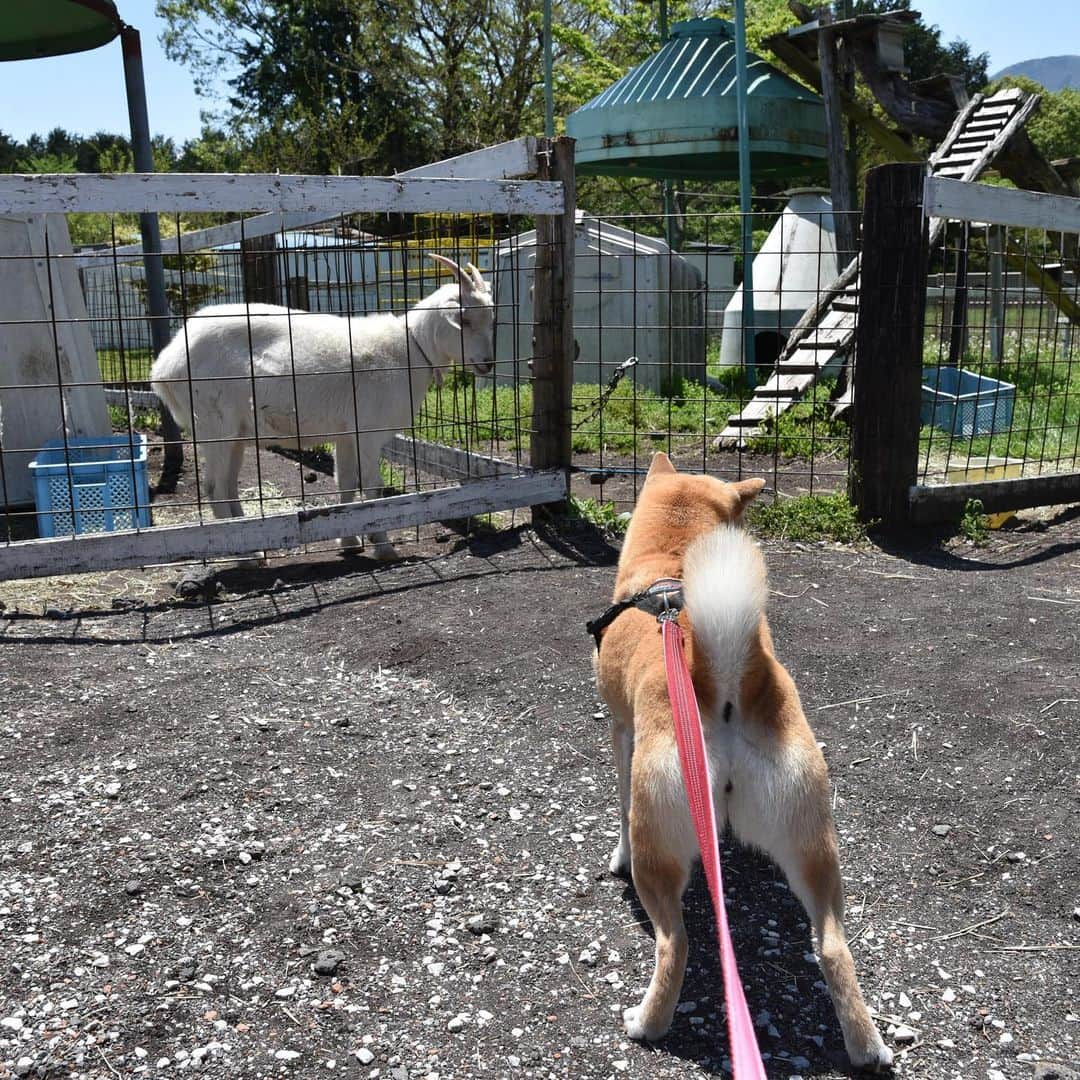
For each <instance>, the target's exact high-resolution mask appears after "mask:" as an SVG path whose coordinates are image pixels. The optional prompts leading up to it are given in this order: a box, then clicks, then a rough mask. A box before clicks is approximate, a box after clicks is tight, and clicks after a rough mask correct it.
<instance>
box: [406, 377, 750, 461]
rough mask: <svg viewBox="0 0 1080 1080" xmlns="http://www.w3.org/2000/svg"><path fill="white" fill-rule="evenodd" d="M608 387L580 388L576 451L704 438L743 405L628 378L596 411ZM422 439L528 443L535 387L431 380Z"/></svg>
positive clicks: (629, 449) (645, 449)
mask: <svg viewBox="0 0 1080 1080" xmlns="http://www.w3.org/2000/svg"><path fill="white" fill-rule="evenodd" d="M600 392H601V388H600V387H599V386H595V385H587V384H581V383H579V384H577V385H576V386H575V387H574V396H573V409H574V420H573V421H572V425H573V432H572V436H571V438H572V448H573V451H574V453H596V452H598V451H599V450H600V449H601V448H603V449H604V450H607V451H611V452H615V453H633V452H634V451H635V450H636V451H638V452H639V453H646V454H650V453H652V452H653V451H654V450H658V449H662V448H664V447H666V446H667V445H668V443H669V432H670V433H671V438H673V439H675V440H676V441H677V440H678V438H679V436H680V435H691V436H694V437H696V438H700V437H701V433H702V431H705V432H718V431H719V430H720V429H721V428H722V427H723V425H724V423H725V422H726V421H727V417H728V416H729V415H730V414H731V413H732V412H734V411H736V410H737V409H738V408H739V402H738V400H737V398H736V397H729V396H727V395H725V394H717V393H714V392H713V391H712V390H709V389H706V388H704V387H701V386H698V385H696V384H694V383H687V384H686V385H685V387H684V390H683V396H681V397H674V398H667V397H663V396H661V395H659V394H656V393H653V392H652V391H650V390H641V389H636V388H635V387H634V386H633V384H631V383H628V382H626V381H624V382H622V383H620V384H619V386H618V387H617V388H616V389H615V392H614V393H613V394H612V395H611V397H610V398H608V400H607V402H606V404H605V406H604V409H603V410H602V412H600V413H596V412H595V405H596V402H597V400H598V399H599V396H600ZM416 426H417V428H418V431H419V434H420V437H421V438H425V439H432V440H433V441H435V442H442V443H448V444H450V445H454V446H465V445H472V444H473V443H475V442H477V441H480V442H488V441H491V442H494V443H496V444H498V445H500V446H502V447H503V448H504V449H506V450H518V449H520V450H527V449H528V448H529V429H530V428H531V426H532V388H531V387H530V386H528V385H525V386H519V387H513V386H500V387H498V388H496V389H495V390H492V389H491V388H490V387H485V388H483V389H476V388H475V387H473V386H472V385H469V384H468V383H458V384H454V383H452V382H451V380H450V378H449V377H448V378H447V379H446V380H444V382H443V385H442V387H432V388H431V390H430V391H429V392H428V396H427V399H426V400H425V402H424V406H423V408H422V410H421V413H420V418H419V419H418V421H417V425H416Z"/></svg>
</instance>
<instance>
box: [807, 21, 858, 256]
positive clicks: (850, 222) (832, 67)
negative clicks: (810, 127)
mask: <svg viewBox="0 0 1080 1080" xmlns="http://www.w3.org/2000/svg"><path fill="white" fill-rule="evenodd" d="M817 16H818V24H819V26H820V29H819V30H818V64H819V65H820V68H821V96H822V99H823V100H824V102H825V134H826V139H827V145H828V151H829V189H830V193H831V196H832V212H833V226H834V228H835V230H836V257H837V263H838V265H839V266H841V267H844V266H847V264H848V263H849V262H850V261H851V260H852V259H853V258H854V257H855V252H856V250H857V247H856V241H857V237H856V229H855V218H854V215H853V214H852V210H853V209H854V207H853V205H852V200H851V181H850V179H849V176H848V159H847V153H846V151H845V150H844V132H843V113H842V108H843V105H842V103H841V100H840V84H841V76H840V74H839V72H838V71H837V55H836V33H835V31H834V30H833V29H832V21H833V18H832V12H831V11H830V10H829V9H828V8H824V7H823V8H819V9H818V12H817Z"/></svg>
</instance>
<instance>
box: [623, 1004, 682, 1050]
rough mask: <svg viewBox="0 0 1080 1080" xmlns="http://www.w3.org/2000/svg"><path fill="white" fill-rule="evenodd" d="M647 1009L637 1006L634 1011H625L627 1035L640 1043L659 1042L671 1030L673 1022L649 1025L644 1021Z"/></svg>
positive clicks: (624, 1018) (624, 1024)
mask: <svg viewBox="0 0 1080 1080" xmlns="http://www.w3.org/2000/svg"><path fill="white" fill-rule="evenodd" d="M644 1015H645V1009H644V1007H643V1006H642V1005H635V1006H634V1007H633V1008H632V1009H623V1014H622V1018H623V1026H624V1027H625V1028H626V1034H627V1035H629V1036H630V1038H631V1039H636V1040H637V1041H638V1042H659V1041H660V1040H661V1039H662V1038H663V1037H664V1036H665V1035H666V1034H667V1033H668V1032H669V1031H670V1030H671V1021H670V1020H669V1021H668V1022H667V1023H666V1024H657V1023H651V1024H650V1023H648V1022H647V1021H645V1020H644V1019H643V1017H644Z"/></svg>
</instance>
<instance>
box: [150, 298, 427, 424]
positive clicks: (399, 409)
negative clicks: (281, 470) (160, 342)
mask: <svg viewBox="0 0 1080 1080" xmlns="http://www.w3.org/2000/svg"><path fill="white" fill-rule="evenodd" d="M415 311H416V309H414V312H411V313H410V317H409V332H410V335H411V336H412V337H413V338H414V339H415V340H414V343H413V347H412V348H411V349H408V350H407V349H406V341H405V333H404V325H403V320H402V319H401V318H400V317H399V316H395V315H384V314H373V315H366V316H361V317H358V318H352V319H350V318H347V317H342V316H339V315H327V314H319V313H314V312H308V311H298V310H294V309H290V308H284V307H276V306H274V305H271V304H250V305H248V304H215V305H211V306H210V307H206V308H203V309H202V310H200V311H199V312H197V313H196V314H195V315H194V316H192V317H191V318H189V319H188V320H187V323H186V325H185V328H184V329H183V330H181V331H180V332H179V333H178V334H177V335H176V336H175V337H174V338H173V340H172V341H171V342H170V343H169V345H168V346H167V347H166V348H165V349H163V350H162V352H161V355H160V356H159V357H158V358H157V360H155V361H154V365H153V367H152V369H151V372H150V379H151V385H152V386H153V388H154V390H155V392H156V393H157V394H158V396H159V397H160V398H161V399H162V400H163V401H164V402H165V403H166V405H168V406H169V408H170V411H171V412H172V413H173V415H174V416H175V417H176V418H177V420H178V422H179V423H180V425H181V426H182V427H184V428H186V429H188V430H189V431H190V430H191V428H192V422H193V420H196V421H197V422H198V425H199V429H200V430H199V435H200V436H202V437H204V438H215V439H221V438H226V439H230V438H237V439H251V438H254V436H255V430H256V428H258V434H259V438H260V439H261V438H263V437H264V436H266V437H280V438H293V439H295V438H296V437H297V426H298V425H297V413H298V412H299V428H300V431H299V435H300V437H301V438H305V437H306V438H310V439H314V440H316V441H319V437H320V436H321V437H322V438H323V439H324V440H325V439H327V438H329V439H331V440H332V439H333V437H334V434H335V433H341V432H346V431H355V430H357V428H358V427H359V430H361V431H364V430H371V429H377V430H380V431H383V432H386V433H387V437H389V432H390V431H391V430H398V429H400V428H403V427H407V426H408V425H409V424H410V423H411V422H412V417H413V410H414V408H415V407H416V406H417V405H418V404H419V401H417V400H416V394H415V393H414V394H410V392H409V389H410V383H411V382H414V383H415V385H414V389H415V390H416V391H418V392H420V397H421V399H422V397H423V392H426V390H427V385H428V384H429V383H430V379H431V371H430V367H429V366H428V364H427V363H426V362H425V360H424V359H423V358H422V354H421V349H422V350H423V352H424V353H426V354H427V355H430V354H431V351H432V346H431V344H430V342H429V341H428V340H426V339H427V337H428V336H429V335H427V334H425V333H424V331H425V327H424V319H425V315H427V314H430V315H432V316H434V317H436V318H438V317H441V314H440V315H437V314H436V313H435V312H434V311H431V312H425V314H424V315H420V314H419V313H415ZM416 341H419V342H421V343H422V344H421V345H420V348H417V347H416ZM406 366H409V367H411V368H412V371H413V376H412V378H410V375H409V374H408V372H407V371H405V370H403V369H404V368H406ZM252 374H254V375H255V377H256V378H255V380H254V397H255V402H256V408H255V409H254V410H253V408H252V379H251V376H252ZM294 376H295V379H294ZM189 377H190V379H191V380H192V382H191V385H190V387H189V385H188V379H189ZM207 380H210V381H207ZM421 384H422V385H421ZM192 413H194V416H193V415H192ZM358 421H359V424H358Z"/></svg>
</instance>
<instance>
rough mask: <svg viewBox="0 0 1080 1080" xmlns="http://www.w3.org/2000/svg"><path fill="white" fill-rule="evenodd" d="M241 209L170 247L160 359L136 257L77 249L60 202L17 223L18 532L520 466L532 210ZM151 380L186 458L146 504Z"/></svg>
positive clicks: (12, 339) (0, 327)
mask: <svg viewBox="0 0 1080 1080" xmlns="http://www.w3.org/2000/svg"><path fill="white" fill-rule="evenodd" d="M248 220H254V219H248V218H244V219H241V220H240V223H239V239H238V240H237V241H236V242H234V243H231V244H228V245H225V246H223V247H219V248H216V249H212V250H206V251H199V252H186V251H185V252H177V253H174V254H168V255H165V256H163V257H162V261H163V263H164V269H165V284H166V296H167V300H168V305H169V315H168V321H169V330H170V334H171V338H172V340H171V343H170V345H169V346H168V348H167V349H166V350H165V351H164V352H163V353H162V356H161V358H159V360H158V363H157V365H156V366H153V364H154V358H153V351H152V348H151V342H152V335H151V328H150V323H151V316H150V314H149V308H148V299H147V287H146V274H145V270H144V268H143V265H142V261H141V255H139V256H134V257H133V255H132V254H131V253H129V252H125V251H124V250H123V249H119V250H118V249H113V250H112V251H95V252H89V253H79V254H78V255H76V254H73V253H72V251H71V248H70V244H69V243H68V242H67V236H66V228H65V225H64V219H63V217H62V216H59V215H38V216H36V217H35V218H27V219H24V220H22V221H21V222H18V223H15V222H14V221H13V222H11V223H9V224H10V225H11V231H10V235H6V236H5V237H4V243H3V245H2V246H0V276H2V277H3V279H4V280H5V281H6V282H8V283H9V284H11V285H13V286H17V288H15V289H14V291H13V292H11V291H9V293H8V294H7V297H6V300H5V301H0V304H2V307H0V335H2V336H3V339H4V341H5V342H6V346H5V352H6V353H7V356H6V357H5V363H4V365H3V367H2V370H3V372H4V375H3V376H2V379H0V409H2V412H0V417H2V420H3V424H4V426H3V438H2V443H0V479H2V480H3V495H4V498H3V502H4V516H3V525H4V533H5V537H6V539H7V540H8V541H12V540H19V539H25V538H30V537H33V536H35V535H39V536H59V535H73V534H76V533H86V532H97V531H112V530H114V529H123V528H132V527H135V526H146V525H149V524H150V523H151V520H152V521H153V523H154V524H156V525H162V524H180V523H186V522H206V521H209V520H213V519H214V518H222V517H231V516H239V515H240V514H243V515H244V516H248V517H250V516H266V515H270V514H274V513H277V512H280V511H282V510H289V509H294V508H315V507H319V506H325V505H328V504H332V503H337V502H348V501H351V500H353V499H356V498H361V497H371V496H373V495H376V494H382V493H383V492H393V493H403V492H411V493H419V492H423V491H429V490H433V489H436V488H439V487H445V486H446V485H447V484H449V483H451V482H456V481H459V480H463V479H469V478H472V477H474V476H478V475H483V476H490V475H495V474H498V475H513V474H514V473H515V472H520V471H522V470H523V469H524V468H525V464H526V461H527V452H528V447H529V428H530V425H531V424H532V416H531V412H530V408H529V405H530V394H529V385H528V380H529V374H530V370H529V363H530V355H529V354H524V355H520V356H519V355H517V354H516V353H515V352H514V349H515V348H516V347H517V346H518V344H522V345H523V346H525V347H528V345H529V344H530V342H531V335H530V333H529V332H527V331H523V330H522V328H521V327H520V325H519V321H520V318H521V317H522V312H523V310H524V308H523V306H522V305H521V304H520V303H519V302H518V300H519V298H518V296H517V293H516V290H517V288H518V286H519V284H520V282H521V280H522V278H521V275H520V274H519V273H518V266H517V260H518V254H519V250H520V249H519V245H517V244H515V243H513V242H507V238H508V237H514V236H516V235H518V234H520V233H521V232H522V231H523V224H528V223H529V220H528V219H522V220H517V219H515V218H513V217H506V216H493V215H489V214H409V215H389V214H380V215H370V216H357V215H353V216H349V217H347V218H346V217H342V218H338V219H335V220H329V221H327V222H325V223H323V224H321V225H320V226H318V227H310V228H307V229H305V230H302V231H280V232H277V233H270V234H265V233H260V232H258V231H256V230H254V229H253V231H254V232H255V235H253V236H251V237H248V236H247V235H245V223H246V222H247V221H248ZM16 225H17V228H16ZM174 225H175V226H176V227H177V228H179V225H180V221H179V219H178V218H177V219H176V220H175V222H174ZM16 232H17V234H18V235H16ZM534 248H535V245H534ZM440 260H441V261H440ZM530 317H531V313H530ZM496 328H498V329H496ZM496 336H498V339H499V344H500V348H499V355H498V360H499V365H498V367H496V366H495V362H496V359H497V357H496V350H495V342H496ZM151 379H153V390H154V391H155V392H156V394H155V393H152V392H151ZM156 395H161V396H162V397H164V398H165V399H166V401H167V403H168V404H169V406H170V411H172V412H173V413H174V415H176V417H177V418H178V419H179V420H181V422H182V427H183V449H184V456H185V459H186V461H187V468H186V469H185V472H184V474H183V475H182V476H181V478H180V480H179V483H178V484H177V485H176V487H175V489H174V490H171V491H169V490H165V489H164V488H158V489H157V490H156V491H153V494H152V505H151V492H150V490H149V487H148V484H147V477H148V476H149V477H151V478H152V479H156V477H157V476H158V475H159V473H160V472H161V461H162V453H163V449H164V446H163V439H162V433H161V430H160V423H159V418H160V414H159V411H158V409H157V407H156V402H157V397H156ZM431 444H438V445H439V446H440V447H441V448H442V450H440V451H439V452H438V453H433V452H432V450H431ZM253 448H254V449H253ZM245 450H246V451H247V452H245ZM380 451H384V452H385V460H381V454H380ZM454 451H458V452H457V453H454ZM507 516H510V515H507ZM428 531H429V532H431V531H432V530H430V529H429V530H428ZM436 531H439V532H442V533H445V532H446V528H445V526H442V527H440V528H439V529H438V530H436ZM419 532H420V530H419V529H416V530H413V535H414V536H419ZM408 539H409V537H408V536H399V537H398V540H399V542H401V541H402V540H405V541H407V540H408ZM379 542H380V543H381V541H379ZM358 543H359V541H358ZM387 550H388V549H385V548H384V549H382V551H383V553H384V554H385V553H386V552H387Z"/></svg>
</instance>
